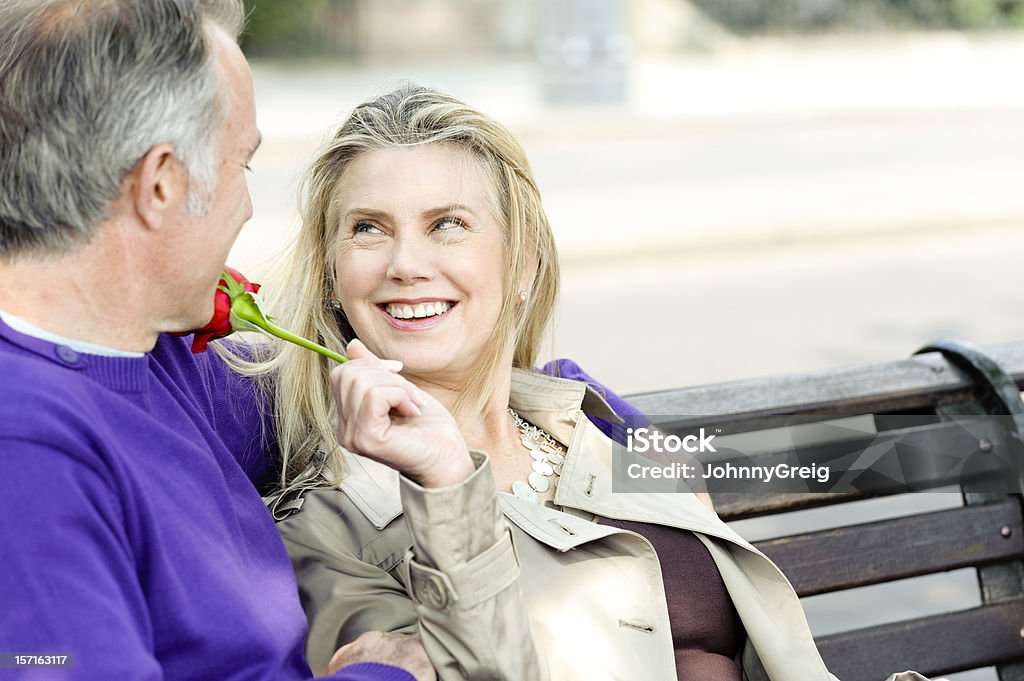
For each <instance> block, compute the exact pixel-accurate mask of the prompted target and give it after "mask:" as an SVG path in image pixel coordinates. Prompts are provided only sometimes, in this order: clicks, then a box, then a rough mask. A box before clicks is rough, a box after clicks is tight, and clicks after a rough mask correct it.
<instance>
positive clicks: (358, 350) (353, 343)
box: [345, 338, 377, 359]
mask: <svg viewBox="0 0 1024 681" xmlns="http://www.w3.org/2000/svg"><path fill="white" fill-rule="evenodd" d="M345 354H346V355H348V358H349V359H365V358H368V357H372V358H373V359H377V355H375V354H373V353H372V352H370V350H369V349H368V348H367V347H366V346H365V345H363V341H361V340H359V339H358V338H353V339H352V340H350V341H349V343H348V345H347V346H346V347H345Z"/></svg>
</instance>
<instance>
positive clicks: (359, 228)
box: [352, 222, 381, 234]
mask: <svg viewBox="0 0 1024 681" xmlns="http://www.w3.org/2000/svg"><path fill="white" fill-rule="evenodd" d="M352 231H353V232H354V233H356V234H380V233H381V231H380V230H379V229H377V228H376V227H375V226H373V225H371V224H370V223H369V222H357V223H356V226H355V227H353V228H352Z"/></svg>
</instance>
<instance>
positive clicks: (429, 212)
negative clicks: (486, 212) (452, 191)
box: [423, 203, 478, 218]
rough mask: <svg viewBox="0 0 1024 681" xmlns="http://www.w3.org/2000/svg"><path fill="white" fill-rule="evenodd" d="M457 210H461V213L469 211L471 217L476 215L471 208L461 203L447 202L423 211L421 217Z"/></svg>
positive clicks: (435, 215)
mask: <svg viewBox="0 0 1024 681" xmlns="http://www.w3.org/2000/svg"><path fill="white" fill-rule="evenodd" d="M458 211H461V212H463V213H469V214H470V215H472V216H473V217H478V216H477V214H476V213H475V212H474V211H473V209H472V208H470V207H469V206H464V205H462V204H461V203H447V204H445V205H443V206H438V207H437V208H430V209H428V210H425V211H423V217H425V218H430V217H437V216H439V215H446V214H448V213H454V212H458Z"/></svg>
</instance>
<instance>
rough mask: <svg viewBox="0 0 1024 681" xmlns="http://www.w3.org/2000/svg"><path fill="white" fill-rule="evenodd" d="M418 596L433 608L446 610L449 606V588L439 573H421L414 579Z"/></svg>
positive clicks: (422, 601)
mask: <svg viewBox="0 0 1024 681" xmlns="http://www.w3.org/2000/svg"><path fill="white" fill-rule="evenodd" d="M413 590H414V591H415V594H416V598H417V599H418V600H419V601H420V602H421V603H423V604H424V605H428V606H430V607H431V608H435V609H437V610H444V609H445V608H447V607H448V604H449V601H450V599H449V597H448V589H447V588H446V587H445V585H444V583H443V582H442V581H441V578H440V577H439V576H437V575H431V574H425V573H420V574H418V575H416V576H415V578H414V580H413Z"/></svg>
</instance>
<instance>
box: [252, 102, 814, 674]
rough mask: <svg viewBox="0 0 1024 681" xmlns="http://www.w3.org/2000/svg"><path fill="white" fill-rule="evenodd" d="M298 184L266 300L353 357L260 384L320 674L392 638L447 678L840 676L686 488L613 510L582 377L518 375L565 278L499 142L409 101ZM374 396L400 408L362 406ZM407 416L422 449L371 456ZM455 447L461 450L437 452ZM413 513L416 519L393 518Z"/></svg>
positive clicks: (771, 582) (469, 114)
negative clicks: (291, 225) (297, 230)
mask: <svg viewBox="0 0 1024 681" xmlns="http://www.w3.org/2000/svg"><path fill="white" fill-rule="evenodd" d="M305 192H306V194H307V197H308V202H307V205H306V207H305V214H304V223H303V228H302V232H301V235H300V237H299V240H298V242H297V244H296V255H295V259H294V261H293V262H292V263H291V269H290V270H289V277H290V279H289V281H288V282H287V285H285V286H284V287H282V290H284V291H287V292H289V293H290V295H291V299H286V300H283V301H280V302H277V303H275V309H277V310H289V311H290V312H291V318H290V319H287V320H286V322H287V324H288V325H289V326H290V327H291V328H292V329H293V330H296V331H299V332H302V333H303V334H304V335H306V336H307V337H311V338H319V339H320V340H321V341H323V342H324V343H325V344H326V345H328V346H333V347H341V346H343V345H346V344H348V343H349V341H352V340H353V339H355V338H358V339H360V341H361V342H362V343H363V344H365V348H364V347H363V346H362V345H361V344H360V343H353V344H352V345H350V346H349V347H350V353H351V355H352V356H353V357H357V358H360V359H358V361H356V362H351V363H349V364H346V365H343V367H342V368H341V369H340V370H338V371H336V372H335V373H334V374H331V373H330V366H329V365H328V363H326V362H325V361H323V360H322V359H321V358H320V357H319V356H317V355H314V354H313V353H308V352H305V351H302V350H298V349H293V348H291V347H280V348H277V349H275V351H274V352H275V354H274V355H273V356H271V357H269V358H268V359H267V360H266V361H265V362H263V363H261V364H258V365H256V366H255V367H251V370H252V371H254V372H255V373H257V374H262V375H264V376H266V377H267V378H268V379H269V381H268V385H269V386H270V388H269V389H270V390H272V391H273V402H274V404H276V405H296V406H297V408H289V409H279V410H278V411H277V412H276V413H275V417H274V419H275V429H276V435H277V440H278V444H279V448H280V452H281V456H282V460H283V462H284V465H283V482H284V485H285V489H284V491H282V492H280V493H278V494H276V495H274V496H273V497H272V498H271V499H270V506H271V508H272V510H273V511H274V513H275V516H276V517H278V518H279V519H280V522H279V524H278V527H279V530H280V531H281V534H282V536H283V537H284V539H285V543H286V545H287V546H288V549H289V553H290V554H291V556H292V560H293V566H294V567H295V570H296V573H297V576H298V582H299V587H300V591H301V596H302V602H303V605H304V607H305V609H306V613H307V616H308V617H309V620H310V634H309V640H308V644H307V653H308V655H309V659H310V662H311V664H312V665H313V666H314V668H317V667H318V666H319V667H322V666H323V665H325V664H326V663H327V661H328V658H329V656H330V654H331V652H333V651H334V650H335V649H337V648H338V647H339V646H341V645H343V644H345V643H346V642H348V641H351V640H353V639H355V638H356V637H357V636H359V635H360V634H362V633H364V632H367V631H371V630H383V631H389V632H402V631H410V632H411V631H418V632H419V634H420V636H421V638H422V641H423V645H424V646H425V647H426V650H427V652H428V653H429V655H430V657H431V660H432V661H433V663H434V665H435V667H436V668H437V670H438V674H439V676H440V677H441V678H443V679H463V678H502V679H517V680H527V679H528V680H532V679H544V678H551V679H559V680H563V679H588V680H593V679H641V678H642V679H674V678H679V679H697V678H701V679H739V678H740V677H741V673H742V674H744V675H745V676H746V677H747V678H749V679H787V680H788V679H828V678H830V675H829V674H828V672H827V670H826V669H825V666H824V664H823V663H822V661H821V658H820V656H819V655H818V652H817V650H816V648H815V646H814V643H813V640H812V637H811V634H810V631H809V629H808V627H807V624H806V621H805V619H804V616H803V613H802V610H801V607H800V604H799V601H798V600H797V597H796V595H795V594H794V592H793V590H792V588H791V587H790V585H789V583H788V582H787V581H786V579H785V577H784V576H783V575H782V574H781V573H780V572H779V570H778V569H777V568H776V567H775V566H774V565H773V564H772V563H771V562H770V561H769V560H768V559H767V558H765V557H764V556H763V555H762V554H761V553H759V552H758V551H757V550H756V549H755V548H753V547H752V546H751V545H750V544H749V543H747V542H746V541H744V540H743V539H742V538H741V537H739V536H738V535H736V534H735V533H734V532H733V531H732V530H731V529H729V528H728V527H727V526H726V525H725V524H724V523H722V522H721V520H719V518H718V517H717V516H716V515H715V514H714V512H713V511H711V510H710V509H709V508H708V507H706V506H705V505H704V504H702V502H701V501H700V500H699V499H698V498H697V497H696V495H693V494H645V495H641V494H628V495H613V494H612V491H611V480H612V459H611V440H609V439H608V437H607V436H606V435H605V434H603V433H602V432H601V431H600V430H599V429H598V428H597V427H596V426H595V424H594V423H593V422H592V421H591V420H590V419H588V418H584V415H586V416H589V417H591V418H594V419H603V420H605V421H609V422H614V421H617V420H618V417H617V415H616V414H615V412H614V411H613V410H612V409H611V408H610V407H609V406H608V403H607V402H606V401H605V400H604V399H603V398H602V396H601V395H600V394H599V391H597V390H594V389H592V388H590V387H588V385H587V384H586V383H584V382H580V381H576V380H567V379H564V378H557V377H552V376H546V375H541V374H537V373H535V372H534V371H532V367H533V366H535V363H536V360H537V353H538V346H539V344H540V341H541V337H542V335H543V333H544V331H545V329H546V327H547V325H548V322H549V321H550V318H551V314H552V310H553V308H554V305H555V301H556V298H557V291H558V263H557V257H556V251H555V244H554V239H553V237H552V234H551V230H550V227H549V225H548V222H547V219H546V217H545V215H544V211H543V209H542V207H541V202H540V197H539V194H538V191H537V187H536V184H535V183H534V180H533V178H532V176H531V174H530V170H529V165H528V162H527V160H526V157H525V154H524V152H523V150H522V148H521V147H520V145H519V144H518V143H517V141H516V140H515V138H514V137H513V136H512V135H511V133H509V132H508V131H507V130H506V129H505V128H504V127H502V126H501V125H500V124H498V123H496V122H495V121H493V120H492V119H490V118H488V117H487V116H485V115H483V114H481V113H479V112H477V111H475V110H473V109H472V108H470V107H468V106H466V105H465V104H463V103H461V102H459V101H457V100H455V99H453V98H451V97H448V96H446V95H443V94H441V93H438V92H435V91H432V90H428V89H425V88H421V87H417V86H413V85H407V86H404V87H401V88H399V89H398V90H396V91H394V92H391V93H389V94H387V95H385V96H383V97H380V98H379V99H376V100H374V101H371V102H368V103H366V104H363V105H361V106H359V107H357V108H356V109H355V111H354V112H353V113H352V115H351V116H350V117H349V119H348V120H347V121H346V122H345V123H344V124H343V125H342V126H341V128H340V129H339V130H338V132H337V134H336V135H335V136H334V138H333V140H332V141H331V142H330V143H329V144H328V145H327V147H326V149H325V150H324V151H323V153H322V154H321V155H320V157H319V158H318V159H317V160H316V161H315V163H314V164H313V166H312V168H311V170H310V172H309V175H308V177H307V184H306V187H305ZM375 356H379V357H383V358H387V359H388V360H397V361H398V362H400V365H399V364H396V363H393V362H392V363H390V364H389V363H386V362H382V361H380V360H377V359H376V357H375ZM398 371H400V372H401V376H399V375H398V373H397V372H398ZM582 378H586V377H585V375H584V376H582ZM329 379H333V384H332V383H331V381H329ZM331 385H333V389H334V392H335V394H336V395H337V397H338V402H339V405H338V408H337V411H335V407H334V402H333V399H332V393H331V387H330V386H331ZM374 390H376V391H378V392H377V396H378V397H379V395H380V391H385V392H386V391H393V395H394V397H389V398H388V399H389V400H390V402H388V404H389V405H390V406H391V407H395V410H394V411H392V412H391V413H388V409H387V408H384V409H383V413H382V412H381V409H380V406H379V405H380V403H379V402H378V403H377V406H376V407H368V406H366V405H369V404H371V401H372V398H373V396H374ZM438 404H439V405H443V406H444V407H445V408H446V409H447V410H448V411H450V412H451V414H453V415H454V417H455V419H456V420H457V422H458V430H459V433H456V434H452V433H451V432H449V430H445V429H446V427H447V426H446V425H445V424H444V423H443V420H444V419H443V417H442V416H440V415H439V414H438V409H437V405H438ZM381 419H383V423H384V425H383V426H381V427H380V428H378V429H377V430H376V431H373V432H368V431H369V430H372V429H369V428H368V429H363V430H362V431H361V430H360V425H359V424H361V423H365V422H373V423H376V424H378V425H379V424H380V423H381ZM431 419H434V420H435V421H431ZM421 423H425V424H426V425H425V426H424V428H423V429H422V430H421V431H414V432H413V434H412V435H411V436H410V437H408V438H407V439H406V440H405V442H406V446H407V447H409V448H410V449H414V448H418V449H423V448H424V447H426V449H427V450H430V448H431V447H436V449H437V451H436V452H433V451H428V453H427V455H425V456H423V457H420V458H419V459H417V460H416V462H413V463H410V461H402V462H400V463H399V464H397V465H396V464H395V461H394V457H393V456H392V455H391V454H389V455H387V456H385V455H381V453H380V452H379V451H376V450H378V449H384V448H387V447H386V446H385V445H383V444H382V443H383V442H384V440H385V439H386V438H387V437H388V434H387V433H386V432H385V431H386V430H387V427H388V424H391V425H394V426H396V429H395V430H396V431H402V430H403V428H408V427H409V426H410V424H421ZM432 423H433V424H435V425H436V429H435V430H431V429H430V426H431V424H432ZM417 433H418V434H417ZM435 436H436V437H435ZM459 436H461V438H464V441H465V443H466V445H468V447H469V449H471V450H473V451H474V454H473V456H472V459H469V458H467V457H465V455H464V454H463V458H462V459H459V458H458V455H457V454H455V455H452V456H448V453H449V452H452V451H455V450H458V449H459V447H460V446H462V445H461V442H459V440H460V437H459ZM417 437H418V438H419V440H417V439H416V438H417ZM339 441H340V442H341V443H342V444H343V445H345V447H340V446H338V444H337V442H339ZM393 444H394V443H392V445H393ZM389 446H390V445H389ZM392 450H393V452H397V454H394V456H398V457H401V454H402V447H401V446H396V447H392ZM442 450H444V451H442ZM355 452H359V453H355ZM482 452H486V453H487V454H486V455H484V454H483V453H482ZM389 457H391V458H389ZM374 459H388V460H389V461H390V465H392V466H395V467H397V468H399V469H400V470H403V471H404V472H405V473H406V475H404V476H399V475H398V473H397V472H396V471H394V470H392V468H389V467H387V466H383V465H381V464H379V463H377V462H376V461H374ZM442 461H443V462H445V463H443V464H442V463H441V462H442ZM417 466H418V468H417ZM428 478H429V480H428ZM417 482H418V483H420V484H417ZM495 488H496V489H497V491H498V492H500V494H497V495H496V494H495ZM414 504H415V505H416V506H417V511H422V512H417V513H416V514H411V515H415V516H416V517H418V518H424V517H426V518H429V519H430V522H412V521H411V520H410V522H409V523H408V525H407V523H406V522H404V521H403V519H402V518H401V516H402V513H403V505H404V506H405V507H406V508H411V505H414Z"/></svg>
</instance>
